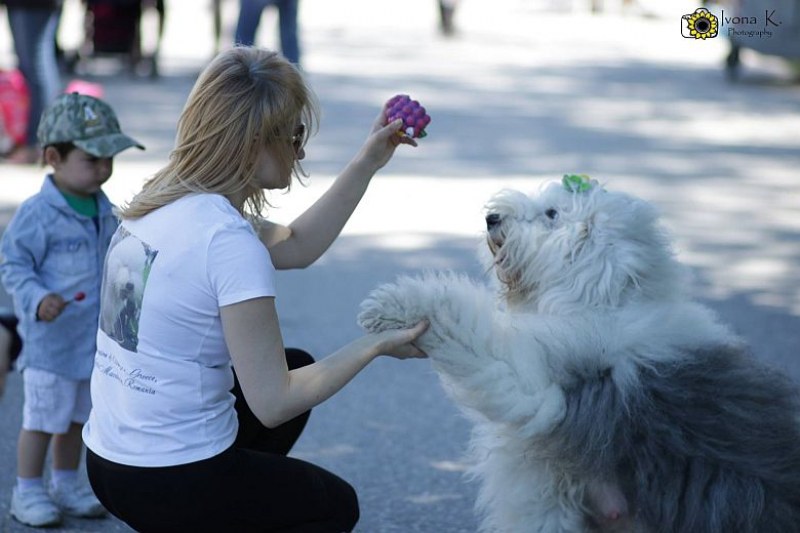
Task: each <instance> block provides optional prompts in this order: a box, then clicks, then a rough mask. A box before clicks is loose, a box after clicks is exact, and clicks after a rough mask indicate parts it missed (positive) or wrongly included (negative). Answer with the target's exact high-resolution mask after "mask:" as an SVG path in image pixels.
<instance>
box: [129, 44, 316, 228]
mask: <svg viewBox="0 0 800 533" xmlns="http://www.w3.org/2000/svg"><path fill="white" fill-rule="evenodd" d="M318 117H319V111H318V106H317V103H316V99H315V97H314V95H313V93H312V92H311V90H310V89H309V88H308V87H307V86H306V84H305V81H304V80H303V77H302V75H301V74H300V72H299V71H298V70H297V68H295V67H294V66H293V65H292V64H291V63H289V62H288V61H286V60H285V59H283V58H282V57H281V56H279V55H278V54H277V53H275V52H272V51H269V50H265V49H261V48H255V47H246V46H237V47H235V48H231V49H229V50H226V51H223V52H221V53H220V54H219V55H217V57H215V58H214V59H213V60H212V61H211V63H210V64H209V65H208V66H207V67H206V68H205V70H204V71H203V72H202V73H201V74H200V77H199V78H198V79H197V82H195V85H194V87H193V88H192V92H191V94H190V95H189V99H188V100H187V102H186V106H185V107H184V109H183V112H182V113H181V117H180V120H179V121H178V132H177V137H176V141H175V149H174V150H173V151H172V153H171V154H170V160H169V163H167V165H166V166H165V167H163V168H162V169H161V170H159V171H158V172H156V174H155V175H154V176H153V177H151V178H150V179H148V180H147V182H145V184H144V187H143V188H142V190H141V192H139V193H138V194H137V195H136V196H134V197H133V199H132V200H131V201H130V203H129V204H128V205H127V206H124V207H122V208H121V209H120V215H121V216H122V217H123V218H139V217H142V216H144V215H146V214H147V213H150V212H151V211H154V210H155V209H158V208H159V207H163V206H164V205H166V204H169V203H170V202H173V201H175V200H177V199H179V198H182V197H184V196H186V195H187V194H191V193H196V192H205V193H217V194H221V195H224V196H227V197H230V196H240V197H243V198H245V201H244V203H243V205H242V206H237V207H239V208H240V210H241V211H242V214H245V215H258V214H260V213H261V211H262V210H263V208H264V207H265V206H266V205H268V203H267V200H266V197H265V195H264V191H263V189H262V188H261V187H260V186H259V185H258V184H257V183H255V179H254V176H255V165H256V158H257V157H258V154H259V151H260V149H261V148H262V147H263V146H265V145H266V146H269V147H270V148H271V153H272V154H274V155H275V157H276V158H277V159H278V163H279V164H280V166H281V168H287V169H288V168H291V169H292V173H293V175H294V176H297V175H298V173H302V168H300V166H299V163H298V161H297V157H296V155H297V153H296V150H295V148H296V147H295V146H293V142H292V136H293V133H294V130H295V127H296V126H297V123H298V121H302V122H303V123H304V124H305V125H306V131H314V130H315V128H316V123H317V119H318ZM303 142H305V139H303ZM283 165H285V167H284V166H283Z"/></svg>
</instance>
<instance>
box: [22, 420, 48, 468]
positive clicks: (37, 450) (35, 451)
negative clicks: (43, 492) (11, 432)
mask: <svg viewBox="0 0 800 533" xmlns="http://www.w3.org/2000/svg"><path fill="white" fill-rule="evenodd" d="M50 438H51V435H50V434H49V433H45V432H43V431H31V430H27V429H22V430H20V432H19V439H18V441H17V476H18V477H20V478H26V479H31V478H41V477H42V475H43V473H44V461H45V459H46V458H47V447H48V446H49V444H50Z"/></svg>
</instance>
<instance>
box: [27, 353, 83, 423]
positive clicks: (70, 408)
mask: <svg viewBox="0 0 800 533" xmlns="http://www.w3.org/2000/svg"><path fill="white" fill-rule="evenodd" d="M22 383H23V385H24V391H25V403H24V405H23V408H22V427H23V429H26V430H28V431H42V432H44V433H50V434H52V435H59V434H63V433H66V432H67V430H68V429H69V426H70V424H71V423H73V422H74V423H76V424H84V423H86V421H87V420H89V411H90V410H91V408H92V397H91V395H90V394H89V380H88V379H83V380H74V379H68V378H65V377H63V376H59V375H58V374H53V373H52V372H48V371H46V370H40V369H38V368H26V369H25V370H23V371H22Z"/></svg>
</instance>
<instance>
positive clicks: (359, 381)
mask: <svg viewBox="0 0 800 533" xmlns="http://www.w3.org/2000/svg"><path fill="white" fill-rule="evenodd" d="M586 3H588V2H586ZM435 4H436V3H435V2H434V1H433V0H406V1H405V2H402V3H395V4H392V5H391V6H390V7H387V5H386V4H385V3H383V2H367V1H365V0H361V1H359V0H337V2H328V1H327V0H303V2H302V3H301V22H302V25H301V32H302V38H303V45H304V56H303V67H304V71H305V72H306V75H307V76H308V79H309V81H310V83H311V85H312V86H313V87H314V89H315V91H316V93H317V95H318V98H319V101H320V104H321V108H322V111H323V116H322V125H321V129H320V131H319V133H318V134H317V135H316V136H315V137H313V138H312V140H311V141H310V143H309V145H308V148H307V149H306V153H307V158H306V161H304V166H305V168H306V169H307V170H308V171H309V172H310V174H311V178H310V179H309V180H308V182H307V183H306V184H305V185H299V184H297V185H295V186H294V187H293V188H292V190H291V192H289V193H288V194H283V193H277V194H274V195H273V196H272V197H271V203H272V205H273V206H274V207H273V208H271V209H270V212H269V216H270V217H271V218H272V219H274V220H276V221H279V222H288V221H289V220H291V219H292V217H294V216H296V215H297V214H298V213H300V212H301V211H302V209H303V208H305V207H307V206H308V205H310V203H311V202H312V201H313V200H314V199H315V198H316V197H318V196H319V194H321V193H322V192H323V191H324V190H325V189H326V188H327V187H328V186H329V185H330V183H331V180H332V179H333V177H334V176H335V175H336V173H337V172H338V171H339V170H340V169H341V168H343V166H344V165H345V164H346V163H347V161H348V159H349V157H350V156H351V155H352V154H353V153H355V151H356V150H357V148H358V147H359V146H360V143H361V141H362V139H363V138H364V137H365V135H366V133H367V130H368V127H369V125H370V123H371V121H372V119H373V118H374V116H375V114H376V113H377V112H378V110H379V109H380V106H381V104H382V103H383V102H384V101H385V100H386V99H388V98H389V97H391V96H392V95H394V94H396V93H407V94H411V95H412V96H413V97H415V98H417V99H419V100H420V101H421V102H422V103H423V104H424V105H425V106H426V107H427V109H428V111H429V113H430V115H431V116H432V118H433V121H432V123H431V125H430V126H429V128H428V130H429V136H428V137H427V138H425V139H423V140H422V141H421V142H420V146H419V147H418V148H416V149H412V148H409V147H401V149H400V150H399V153H398V154H397V155H396V156H395V158H394V159H393V160H392V161H391V162H390V163H389V165H387V167H386V168H384V169H383V170H382V171H381V172H380V173H379V175H378V176H377V177H376V178H375V180H374V181H373V184H372V185H371V188H370V190H369V191H368V193H367V195H366V196H365V198H364V201H363V202H362V205H360V206H359V208H358V210H357V211H356V213H355V215H354V216H353V218H352V219H351V221H350V222H349V223H348V225H347V227H346V228H345V230H344V232H343V234H342V236H341V237H340V239H339V240H338V241H337V242H336V243H335V244H334V245H333V247H332V248H331V249H330V250H329V252H328V253H327V254H326V255H325V256H324V257H323V258H322V259H321V260H320V261H319V262H318V263H317V264H315V265H313V266H312V267H310V268H308V269H306V270H304V271H290V272H281V273H279V278H278V306H279V313H280V316H281V323H282V328H283V331H284V336H285V339H286V343H287V345H291V346H299V347H302V348H305V349H307V350H309V351H310V352H312V353H314V354H315V355H316V356H317V357H324V356H325V355H326V354H328V353H330V352H332V351H334V350H335V349H336V348H338V347H339V346H341V345H342V344H344V343H345V342H347V341H348V340H350V339H353V338H354V337H356V336H357V335H359V333H360V331H359V328H358V327H357V325H356V324H355V316H356V314H357V312H358V304H359V302H360V301H361V300H362V299H363V298H364V297H365V296H366V294H367V293H368V291H369V290H370V289H371V288H373V287H375V286H376V285H378V284H379V283H382V282H385V281H390V280H392V279H394V278H395V277H396V276H397V275H398V274H401V273H413V272H417V271H420V270H423V269H451V270H456V271H463V272H467V273H469V274H470V275H472V276H474V277H476V278H483V277H485V276H486V275H487V274H486V272H484V271H483V270H482V268H481V267H480V265H479V264H478V263H477V261H476V259H475V255H476V254H475V251H476V250H477V248H478V246H480V245H481V238H480V232H481V230H482V224H483V220H482V207H483V204H484V202H485V201H486V200H487V199H488V197H489V196H490V195H491V194H492V193H494V192H495V191H497V190H499V189H502V188H517V189H521V190H524V191H532V190H536V189H537V188H538V187H540V186H541V184H542V183H545V182H547V181H549V180H553V179H559V178H560V176H561V175H562V174H564V173H567V172H569V173H573V172H583V173H587V174H590V175H592V176H593V177H595V178H597V179H599V180H600V181H602V182H603V183H605V184H606V186H607V187H609V188H619V189H623V190H627V191H630V192H632V193H634V194H638V195H640V196H643V197H645V198H646V199H648V200H650V201H652V202H653V203H655V204H656V205H657V206H658V207H659V208H660V209H661V210H662V212H663V214H664V220H665V223H666V224H667V226H668V228H669V229H670V230H671V231H672V233H673V234H674V236H675V239H676V252H677V254H678V257H679V258H680V259H682V260H683V261H685V262H686V263H687V264H689V265H690V266H691V267H692V268H693V271H694V272H695V274H696V292H697V295H698V298H699V299H701V300H702V301H704V302H706V303H707V304H709V305H710V306H711V307H712V308H714V309H715V310H716V311H717V312H718V313H719V314H720V315H721V316H722V317H723V318H724V319H725V320H726V321H728V322H729V323H730V324H731V325H732V327H733V328H734V329H735V330H736V331H737V332H738V333H740V334H741V335H742V336H743V337H744V338H745V339H747V340H748V341H749V342H750V343H751V344H752V345H753V347H754V351H755V353H756V355H757V356H758V357H760V358H763V359H764V360H766V361H768V362H769V363H770V364H775V365H778V366H780V367H781V368H783V369H784V370H785V371H786V372H787V373H788V374H789V375H790V376H792V377H793V378H794V379H796V380H800V357H798V356H799V355H800V354H799V353H798V351H799V350H798V347H799V346H800V269H798V266H799V265H800V212H798V206H800V187H798V177H800V176H799V175H798V170H797V169H798V168H800V85H799V84H797V83H796V82H795V81H794V77H793V76H794V74H795V73H794V72H793V71H792V69H791V68H789V67H788V66H787V64H786V63H784V62H783V61H781V60H779V59H777V58H774V57H766V56H758V55H757V54H755V53H751V52H750V51H748V50H746V51H745V52H744V53H743V54H742V61H743V64H742V71H741V79H740V80H739V81H738V82H737V83H731V82H729V81H728V80H727V79H726V77H725V73H724V69H723V63H724V58H725V56H726V54H727V51H728V43H727V42H726V41H725V40H724V37H723V36H720V37H719V38H716V39H708V40H706V41H697V40H694V39H691V40H690V39H685V38H683V37H681V34H680V24H681V23H680V17H681V15H683V14H686V13H691V12H692V11H693V10H694V9H695V8H696V7H698V6H696V5H694V4H692V3H690V2H685V1H683V0H680V1H675V2H669V3H665V2H657V1H655V0H653V1H644V2H640V3H639V4H637V5H636V6H634V8H632V9H627V10H626V9H623V8H622V6H621V5H619V3H618V2H611V1H609V2H606V4H607V10H606V12H604V13H601V14H591V13H590V12H589V11H588V9H587V6H586V5H584V3H583V2H577V1H575V2H571V3H570V2H557V1H549V2H545V1H542V2H535V1H533V0H492V1H491V2H489V1H488V0H462V1H461V4H460V7H459V12H458V14H457V18H456V24H457V27H458V33H457V34H456V35H455V36H454V37H453V38H450V39H446V38H443V37H441V36H440V35H439V34H438V32H437V21H436V15H437V14H436V5H435ZM210 5H211V2H210V0H209V1H207V2H197V1H195V0H171V1H168V2H167V8H168V18H167V26H166V30H165V31H166V33H165V37H164V43H163V48H162V58H161V73H162V75H161V77H160V78H158V79H150V78H147V77H136V76H131V75H129V74H128V73H126V72H125V71H124V69H121V67H120V65H119V63H118V62H116V61H113V60H102V61H101V60H99V59H98V60H97V61H95V62H90V64H89V65H87V66H86V69H85V70H84V71H83V72H82V73H81V75H80V76H81V78H82V79H86V80H88V81H92V82H96V83H100V84H102V86H103V88H104V90H105V97H106V99H107V100H109V101H110V102H111V103H112V105H113V106H114V107H115V109H116V110H117V112H118V115H119V118H120V121H121V123H122V126H123V129H124V130H125V131H126V132H128V133H129V134H131V135H133V136H134V137H136V138H137V139H138V140H140V141H142V142H143V143H144V144H145V145H146V146H147V150H146V151H145V152H139V151H136V150H131V151H128V152H125V153H123V154H122V155H120V156H119V157H118V158H117V159H116V160H115V171H114V176H113V177H112V179H111V180H110V182H109V183H108V185H107V187H106V190H107V192H108V193H109V195H110V196H111V197H112V200H114V201H116V202H120V203H121V202H124V201H125V200H126V199H127V198H129V197H130V195H131V194H133V193H134V192H135V191H136V190H137V189H138V187H140V186H141V183H142V181H143V180H144V179H146V178H147V176H148V175H150V174H152V173H153V172H154V171H155V170H156V169H158V168H159V166H160V165H162V164H163V163H164V161H165V160H166V158H167V156H168V154H169V150H170V149H171V146H172V142H173V138H174V131H175V123H176V120H177V118H178V116H179V114H180V111H181V107H182V105H183V102H184V100H185V98H186V96H187V95H188V93H189V90H190V89H191V86H192V83H193V82H194V79H195V77H196V76H197V74H198V72H199V71H200V69H201V68H202V67H203V65H204V64H205V63H206V62H207V61H208V59H210V58H211V56H212V54H213V53H214V42H213V39H212V27H213V26H212V22H211V9H210ZM79 6H80V4H79V2H77V0H68V1H67V12H66V13H65V18H64V21H63V25H62V39H63V40H64V41H65V42H67V43H75V42H77V41H78V40H79V38H80V31H79V26H78V22H79V15H80V9H79ZM235 12H236V6H235V2H232V1H231V0H226V1H224V2H223V21H224V23H225V26H224V27H225V32H223V46H226V44H225V43H227V42H229V40H230V29H231V27H232V23H233V18H234V17H235ZM149 22H152V21H149ZM274 27H275V15H274V14H273V13H271V12H268V13H266V14H265V16H264V20H263V27H262V31H261V34H260V37H259V39H260V44H262V45H264V46H274V45H275V42H276V40H275V35H274V32H273V31H271V30H273V29H274ZM776 31H777V30H776ZM147 42H148V43H149V42H150V41H147ZM11 64H13V56H11V48H10V42H9V40H8V32H7V29H6V28H5V27H4V26H1V25H0V66H5V67H7V66H9V65H11ZM43 173H44V170H43V169H42V168H38V167H35V166H28V167H19V166H10V165H4V164H1V163H0V230H1V228H2V227H4V226H5V224H6V223H7V222H8V220H9V218H10V216H11V215H12V214H13V212H14V209H15V208H16V206H17V205H18V204H19V202H20V201H21V200H23V199H24V198H26V197H27V196H29V195H30V194H33V193H34V192H36V190H38V188H39V186H40V184H41V180H42V177H43ZM7 303H8V297H7V295H5V294H4V293H2V292H0V305H3V304H7ZM20 413H21V382H20V376H19V375H18V374H12V375H11V377H10V380H9V384H8V389H7V391H6V394H5V396H4V397H3V398H2V399H0V533H20V532H24V531H29V529H28V528H26V527H23V526H21V525H20V524H18V523H17V522H15V521H14V520H13V519H11V518H10V517H9V515H8V505H9V500H10V495H11V487H12V484H13V482H14V475H15V449H16V436H17V432H18V429H19V424H20ZM468 437H469V425H468V423H467V422H466V420H465V419H464V418H463V417H462V415H461V414H459V412H458V411H457V410H456V408H455V407H454V406H453V405H452V404H451V403H450V401H449V400H448V399H447V398H446V397H445V395H444V394H443V392H442V390H441V387H440V385H439V383H438V381H437V378H436V376H435V374H434V373H433V371H432V370H431V367H430V365H429V363H428V362H426V361H395V360H389V359H385V360H383V359H381V360H378V361H376V362H375V363H374V364H373V365H371V366H370V367H369V368H367V369H366V370H365V371H364V372H362V373H361V374H360V375H359V376H357V377H356V378H355V379H354V380H353V382H351V384H349V385H348V386H347V387H346V389H344V390H343V391H342V392H341V393H339V394H338V395H336V396H335V397H334V398H332V399H331V400H329V401H328V402H326V403H325V404H323V405H322V406H320V407H318V408H317V409H315V410H314V413H313V414H312V417H311V420H310V422H309V425H308V427H307V429H306V431H305V433H304V434H303V436H302V437H301V439H300V441H299V442H298V443H297V445H296V447H295V449H294V450H293V452H292V454H293V455H295V456H297V457H300V458H304V459H308V460H310V461H314V462H316V463H319V464H321V465H322V466H324V467H326V468H329V469H330V470H332V471H334V472H336V473H338V474H339V475H341V476H342V477H344V478H345V479H347V480H349V481H350V482H351V483H352V484H353V485H354V486H355V487H356V489H357V491H358V494H359V498H360V503H361V510H362V515H361V521H360V523H359V526H358V528H357V531H358V532H362V533H384V532H386V533H388V532H403V533H408V532H421V533H428V532H430V533H461V532H470V531H475V530H476V524H477V521H476V519H475V517H474V514H473V511H472V504H473V500H474V497H475V492H476V486H475V483H474V482H472V481H470V480H468V479H465V478H464V471H465V468H466V464H465V461H464V451H465V446H466V443H467V440H468ZM267 482H268V480H265V483H267ZM52 531H63V532H67V531H69V532H73V531H75V532H77V531H100V532H112V531H129V529H128V528H127V527H126V526H125V525H123V524H120V523H119V522H117V521H115V520H113V519H105V520H75V519H70V520H68V521H67V522H66V523H65V525H64V527H62V528H57V529H54V530H52Z"/></svg>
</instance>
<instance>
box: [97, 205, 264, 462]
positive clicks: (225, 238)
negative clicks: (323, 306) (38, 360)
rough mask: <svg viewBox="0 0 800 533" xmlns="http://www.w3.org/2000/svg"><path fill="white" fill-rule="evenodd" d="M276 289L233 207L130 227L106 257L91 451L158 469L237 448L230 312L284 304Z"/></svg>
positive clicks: (197, 208)
mask: <svg viewBox="0 0 800 533" xmlns="http://www.w3.org/2000/svg"><path fill="white" fill-rule="evenodd" d="M274 279H275V269H274V267H273V265H272V261H271V259H270V257H269V252H267V249H266V248H265V247H264V245H263V244H262V243H261V242H260V241H259V240H258V237H257V236H256V234H255V232H254V230H253V228H252V227H251V226H250V224H249V223H248V222H247V221H246V220H245V219H244V218H242V216H241V215H240V214H239V213H238V212H237V211H236V209H234V208H233V206H232V205H231V204H230V203H229V202H228V200H226V199H225V198H224V197H222V196H219V195H214V194H193V195H190V196H187V197H185V198H182V199H180V200H178V201H176V202H173V203H171V204H169V205H167V206H165V207H162V208H160V209H158V210H156V211H154V212H152V213H150V214H148V215H147V216H145V217H143V218H141V219H136V220H126V221H124V222H123V223H122V225H121V226H120V228H119V229H118V230H117V233H116V234H115V235H114V238H113V240H112V242H111V246H110V248H109V251H108V255H107V256H106V265H105V269H104V274H103V289H102V293H101V309H100V328H99V331H98V334H97V354H96V358H95V367H94V371H93V373H92V382H91V389H92V403H93V407H92V412H91V415H90V416H89V421H88V422H87V424H86V426H85V427H84V430H83V438H84V441H85V442H86V446H87V447H88V448H89V449H91V450H92V451H93V452H94V453H96V454H97V455H99V456H101V457H104V458H106V459H108V460H109V461H113V462H116V463H121V464H126V465H133V466H146V467H156V466H169V465H177V464H184V463H188V462H193V461H199V460H202V459H207V458H209V457H213V456H214V455H217V454H219V453H220V452H222V451H224V450H225V449H227V448H228V447H229V446H230V445H231V444H233V441H234V440H235V438H236V431H237V428H238V423H237V418H236V411H235V410H234V407H233V404H234V397H233V395H232V394H231V392H230V390H231V389H232V388H233V374H232V370H231V360H230V355H229V353H228V349H227V347H226V345H225V339H224V336H223V331H222V323H221V321H220V315H219V308H220V307H222V306H225V305H230V304H234V303H237V302H241V301H244V300H249V299H252V298H256V297H261V296H275V282H274Z"/></svg>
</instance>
